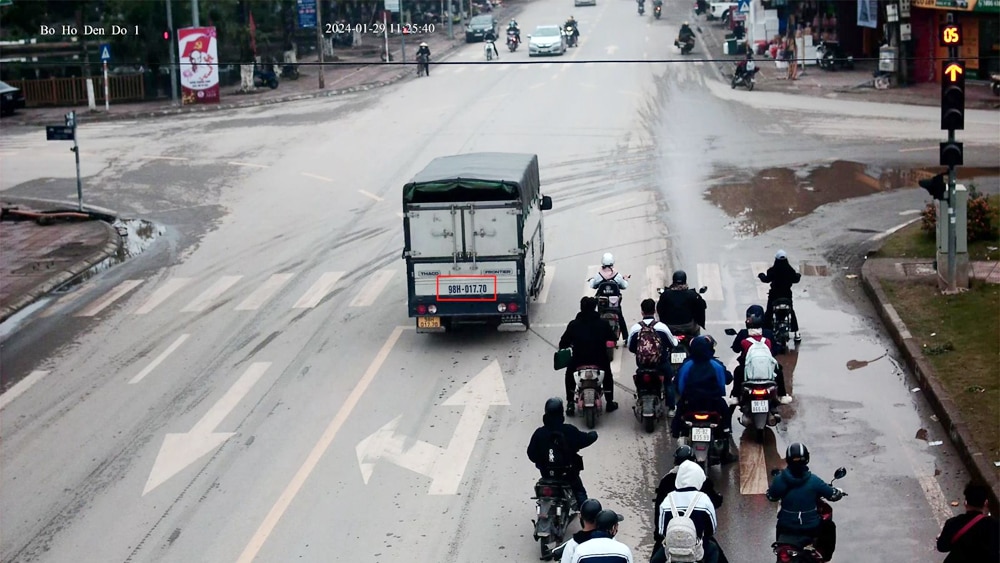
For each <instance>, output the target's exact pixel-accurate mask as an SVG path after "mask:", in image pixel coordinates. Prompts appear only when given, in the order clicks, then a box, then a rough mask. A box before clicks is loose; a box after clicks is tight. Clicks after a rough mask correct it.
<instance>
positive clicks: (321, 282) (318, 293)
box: [292, 272, 344, 309]
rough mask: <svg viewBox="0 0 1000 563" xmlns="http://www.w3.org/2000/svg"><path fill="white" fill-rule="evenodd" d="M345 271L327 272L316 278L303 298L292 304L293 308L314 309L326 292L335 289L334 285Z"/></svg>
mask: <svg viewBox="0 0 1000 563" xmlns="http://www.w3.org/2000/svg"><path fill="white" fill-rule="evenodd" d="M343 275H344V272H326V273H324V274H323V275H322V276H320V277H319V279H318V280H316V282H315V283H313V284H312V286H311V287H310V288H309V289H308V290H307V291H306V292H305V293H304V294H303V295H302V297H301V298H299V300H298V301H297V302H296V303H295V305H292V308H293V309H312V308H313V307H315V306H316V305H319V303H320V301H322V300H323V298H324V297H326V294H327V293H329V292H330V290H331V289H333V286H334V285H335V284H336V283H337V281H339V280H340V278H341V277H343Z"/></svg>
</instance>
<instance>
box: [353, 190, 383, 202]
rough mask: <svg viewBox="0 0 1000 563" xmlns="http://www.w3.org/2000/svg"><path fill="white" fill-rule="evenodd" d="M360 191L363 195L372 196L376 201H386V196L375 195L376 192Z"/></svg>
mask: <svg viewBox="0 0 1000 563" xmlns="http://www.w3.org/2000/svg"><path fill="white" fill-rule="evenodd" d="M358 193H359V194H361V195H363V196H365V197H370V198H372V199H374V200H375V201H385V199H384V198H381V197H379V196H377V195H375V194H373V193H371V192H366V191H365V190H358Z"/></svg>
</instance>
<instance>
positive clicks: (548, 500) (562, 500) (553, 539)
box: [531, 470, 579, 560]
mask: <svg viewBox="0 0 1000 563" xmlns="http://www.w3.org/2000/svg"><path fill="white" fill-rule="evenodd" d="M549 473H551V474H552V475H551V476H549V477H542V478H541V479H539V480H538V482H536V483H535V496H533V497H531V498H532V499H533V500H534V501H535V520H533V521H532V523H533V524H534V525H535V533H534V537H535V541H537V542H538V546H539V549H540V550H541V558H542V559H543V560H549V559H551V558H552V556H553V550H552V548H551V547H549V546H550V545H551V544H560V543H562V540H563V537H564V536H565V535H566V528H567V527H568V526H569V523H570V522H571V521H572V519H573V516H574V515H575V514H576V513H577V511H578V510H579V509H578V507H577V506H576V498H575V497H574V496H573V488H572V487H571V486H570V484H569V481H567V480H566V474H565V473H561V472H559V471H558V470H550V471H549Z"/></svg>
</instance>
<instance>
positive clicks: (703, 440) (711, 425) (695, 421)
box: [681, 410, 730, 474]
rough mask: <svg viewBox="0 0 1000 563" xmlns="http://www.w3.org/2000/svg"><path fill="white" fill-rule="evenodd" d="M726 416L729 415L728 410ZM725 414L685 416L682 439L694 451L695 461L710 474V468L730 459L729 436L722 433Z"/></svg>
mask: <svg viewBox="0 0 1000 563" xmlns="http://www.w3.org/2000/svg"><path fill="white" fill-rule="evenodd" d="M724 414H725V415H728V414H729V411H728V410H727V411H726V412H725V413H724ZM722 416H723V414H720V413H717V412H708V411H693V412H688V413H685V414H684V417H683V419H682V420H683V422H684V425H683V426H682V430H681V439H682V440H685V442H686V443H687V444H688V445H689V446H691V448H692V449H694V456H695V461H696V462H697V463H698V465H701V468H702V469H703V470H704V471H705V473H706V474H708V468H709V466H712V465H718V464H720V463H722V462H723V461H724V460H726V459H728V458H729V455H730V454H729V435H728V434H726V433H725V432H723V431H722V429H723V425H722Z"/></svg>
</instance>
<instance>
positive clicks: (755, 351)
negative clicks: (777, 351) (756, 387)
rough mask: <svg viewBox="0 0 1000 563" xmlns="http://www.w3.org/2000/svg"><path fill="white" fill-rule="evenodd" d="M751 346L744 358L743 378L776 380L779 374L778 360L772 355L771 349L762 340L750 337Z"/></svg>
mask: <svg viewBox="0 0 1000 563" xmlns="http://www.w3.org/2000/svg"><path fill="white" fill-rule="evenodd" d="M750 341H751V344H750V348H749V349H748V350H747V355H746V358H744V360H743V379H744V380H746V381H774V379H775V378H776V377H777V374H778V360H775V359H774V356H772V355H771V350H770V349H769V348H768V347H767V344H765V343H764V339H763V337H761V339H760V340H757V339H755V338H751V339H750Z"/></svg>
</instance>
